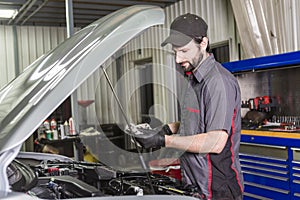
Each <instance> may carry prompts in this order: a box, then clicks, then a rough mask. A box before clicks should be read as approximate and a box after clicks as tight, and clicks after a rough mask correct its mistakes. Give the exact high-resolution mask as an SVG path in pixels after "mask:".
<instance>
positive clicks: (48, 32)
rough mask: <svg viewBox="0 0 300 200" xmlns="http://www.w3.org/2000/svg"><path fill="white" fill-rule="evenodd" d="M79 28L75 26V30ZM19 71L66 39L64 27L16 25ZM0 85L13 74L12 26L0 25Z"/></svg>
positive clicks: (11, 77)
mask: <svg viewBox="0 0 300 200" xmlns="http://www.w3.org/2000/svg"><path fill="white" fill-rule="evenodd" d="M77 30H79V29H78V28H75V31H77ZM16 32H17V45H18V47H17V48H18V60H19V71H20V72H22V71H23V70H24V69H25V68H26V67H27V66H29V65H30V64H31V63H32V62H34V61H35V60H36V59H37V58H38V57H40V56H41V55H43V54H44V53H46V52H48V51H50V50H51V49H53V48H55V47H56V46H57V45H58V44H60V43H61V42H63V41H64V40H65V39H66V35H67V31H66V28H64V27H38V26H17V27H16ZM0 42H1V43H0V44H1V49H0V59H1V63H0V70H1V72H2V73H1V80H0V87H3V86H4V85H5V84H6V83H7V82H9V81H10V80H12V79H13V78H14V77H15V76H16V75H15V68H16V65H17V63H15V47H14V34H13V26H4V25H1V26H0Z"/></svg>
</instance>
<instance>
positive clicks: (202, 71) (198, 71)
mask: <svg viewBox="0 0 300 200" xmlns="http://www.w3.org/2000/svg"><path fill="white" fill-rule="evenodd" d="M214 62H215V58H214V55H213V54H209V56H208V57H207V58H206V59H205V60H204V61H203V62H201V63H200V64H199V65H198V66H197V67H196V68H195V70H194V71H193V75H194V77H195V78H196V79H197V81H198V82H200V81H201V80H202V79H203V78H204V77H205V76H206V75H207V74H208V72H209V71H210V70H211V68H212V65H213V63H214Z"/></svg>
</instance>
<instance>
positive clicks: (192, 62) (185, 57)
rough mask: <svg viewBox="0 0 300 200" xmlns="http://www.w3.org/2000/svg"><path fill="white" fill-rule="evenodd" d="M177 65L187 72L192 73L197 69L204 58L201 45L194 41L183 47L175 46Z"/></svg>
mask: <svg viewBox="0 0 300 200" xmlns="http://www.w3.org/2000/svg"><path fill="white" fill-rule="evenodd" d="M173 51H174V52H175V58H176V63H178V64H180V66H181V67H182V68H183V70H184V71H185V72H191V71H193V70H194V69H195V67H197V65H198V64H199V63H200V62H201V60H202V58H203V53H202V52H201V48H200V45H199V44H197V43H196V42H195V41H194V40H191V41H190V42H189V43H188V44H186V45H185V46H182V47H175V46H173Z"/></svg>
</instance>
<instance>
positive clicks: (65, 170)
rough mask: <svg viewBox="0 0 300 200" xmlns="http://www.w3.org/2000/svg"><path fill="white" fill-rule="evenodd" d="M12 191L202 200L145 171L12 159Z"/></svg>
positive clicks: (40, 194)
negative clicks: (179, 196) (155, 196)
mask: <svg viewBox="0 0 300 200" xmlns="http://www.w3.org/2000/svg"><path fill="white" fill-rule="evenodd" d="M7 175H8V178H9V183H10V186H11V188H12V190H13V191H18V192H25V193H27V194H29V195H32V196H36V197H38V198H42V199H72V198H80V197H97V196H121V195H137V196H143V195H147V194H149V195H150V194H168V195H184V196H193V197H197V198H199V199H205V198H204V196H203V195H202V194H201V192H199V191H198V190H197V189H196V187H193V186H183V185H182V183H181V182H180V181H179V180H177V179H174V178H172V177H168V176H164V175H160V174H152V173H148V172H128V171H116V170H113V169H111V168H109V167H107V166H105V165H103V164H101V163H87V162H82V161H74V162H66V161H58V160H57V161H56V160H51V161H49V160H48V161H47V160H44V161H39V162H38V161H36V160H33V159H24V158H18V159H15V160H14V161H13V162H12V163H11V164H10V166H9V167H8V169H7Z"/></svg>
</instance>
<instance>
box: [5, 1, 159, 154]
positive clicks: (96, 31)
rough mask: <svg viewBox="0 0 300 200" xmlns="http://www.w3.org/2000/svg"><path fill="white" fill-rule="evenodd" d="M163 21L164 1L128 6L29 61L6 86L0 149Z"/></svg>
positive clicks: (12, 145)
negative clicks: (132, 42) (138, 36)
mask: <svg viewBox="0 0 300 200" xmlns="http://www.w3.org/2000/svg"><path fill="white" fill-rule="evenodd" d="M163 23H164V12H163V10H162V9H161V8H159V7H155V6H132V7H128V8H125V9H122V10H119V11H117V12H114V13H112V14H110V15H107V16H105V17H103V18H101V19H99V20H98V21H96V22H94V23H92V24H90V25H89V26H87V27H85V28H83V29H82V30H80V31H78V32H77V33H76V34H74V35H73V36H72V37H70V38H69V39H67V40H66V41H65V42H63V43H62V44H61V45H59V46H58V47H57V48H55V49H54V50H52V51H50V52H49V53H47V54H45V55H43V56H42V57H40V58H39V59H38V60H36V61H35V62H34V63H33V64H31V65H30V66H29V67H27V68H26V69H25V70H24V72H23V73H22V74H20V75H19V76H18V77H17V78H15V79H14V80H13V81H12V82H11V83H9V84H7V85H6V86H5V87H4V88H2V90H1V91H0V154H2V153H3V152H5V151H8V150H10V149H13V148H15V147H17V146H20V145H21V144H22V143H23V142H24V141H25V140H26V139H27V138H28V137H29V136H30V135H31V134H32V133H33V132H34V131H35V130H36V129H37V127H38V126H39V125H40V124H41V123H42V122H43V120H44V119H45V118H46V117H47V116H48V115H49V114H51V113H52V112H53V111H54V110H55V109H56V108H57V107H58V106H59V105H60V104H61V103H62V102H63V101H64V100H65V99H66V98H67V97H68V96H69V95H70V94H72V93H73V92H74V91H75V90H76V88H77V87H78V86H79V85H80V84H81V83H82V82H83V81H85V80H86V79H87V78H88V77H89V76H90V75H91V74H92V73H93V72H94V71H96V70H97V69H98V68H99V67H100V66H101V65H102V64H103V63H104V62H105V61H106V60H107V59H108V58H109V57H110V56H111V55H113V54H114V53H115V52H116V51H117V50H118V49H120V48H121V47H122V46H123V45H124V44H126V43H127V42H128V41H129V40H130V39H132V38H133V37H135V36H137V35H138V34H139V33H141V32H142V31H144V30H145V29H147V28H149V27H151V26H154V25H159V24H163Z"/></svg>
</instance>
